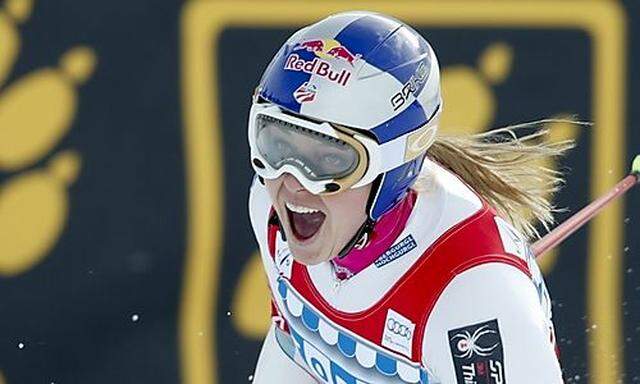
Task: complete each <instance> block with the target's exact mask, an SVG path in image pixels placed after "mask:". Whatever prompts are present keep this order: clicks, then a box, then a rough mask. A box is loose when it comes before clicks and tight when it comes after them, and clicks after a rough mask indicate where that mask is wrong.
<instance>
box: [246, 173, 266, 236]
mask: <svg viewBox="0 0 640 384" xmlns="http://www.w3.org/2000/svg"><path fill="white" fill-rule="evenodd" d="M270 210H271V199H270V198H269V194H268V193H267V189H266V188H265V187H264V185H262V184H261V183H260V182H259V181H258V179H257V177H254V178H253V182H252V183H251V188H250V189H249V218H250V219H251V226H252V227H253V231H254V232H255V234H256V236H258V234H262V233H264V234H265V236H266V232H267V224H268V221H269V212H270ZM258 241H260V239H258Z"/></svg>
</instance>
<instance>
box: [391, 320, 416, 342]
mask: <svg viewBox="0 0 640 384" xmlns="http://www.w3.org/2000/svg"><path fill="white" fill-rule="evenodd" d="M387 329H388V330H389V331H391V332H393V333H395V334H396V335H399V336H402V337H404V338H406V339H407V340H411V330H410V329H409V327H407V326H406V325H402V324H400V323H399V322H398V321H396V320H394V319H389V320H387Z"/></svg>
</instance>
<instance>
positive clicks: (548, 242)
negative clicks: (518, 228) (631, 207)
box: [531, 155, 640, 258]
mask: <svg viewBox="0 0 640 384" xmlns="http://www.w3.org/2000/svg"><path fill="white" fill-rule="evenodd" d="M638 183H640V155H637V156H636V157H635V159H634V160H633V164H632V165H631V173H629V175H627V176H626V177H625V178H624V179H622V180H621V181H620V182H619V183H618V184H616V185H615V186H614V187H613V188H611V189H610V190H609V191H608V192H607V193H605V194H604V195H602V196H600V197H598V198H597V199H595V200H594V201H592V202H591V203H590V204H589V205H587V206H586V207H584V208H582V209H581V210H580V211H579V212H577V213H576V214H575V215H573V216H571V217H570V218H568V219H567V220H565V221H564V222H563V223H562V224H560V225H558V226H557V227H556V228H554V229H553V230H552V231H551V232H549V233H547V234H546V235H545V236H544V237H543V238H542V239H540V240H538V241H536V242H535V243H533V245H532V246H531V251H532V252H533V254H534V255H535V257H536V258H537V257H540V256H541V255H543V254H544V253H545V252H547V251H548V250H549V249H551V248H554V247H556V246H557V245H558V244H560V243H561V242H562V241H563V240H564V239H566V238H567V237H569V236H570V235H571V234H572V233H574V232H575V231H577V230H578V229H580V228H581V227H582V226H583V225H584V224H585V223H586V222H588V221H589V220H591V218H592V217H594V216H595V215H597V214H598V213H599V212H600V211H602V209H603V208H604V207H605V206H606V205H607V204H609V203H610V202H611V201H613V200H615V199H617V198H618V197H620V196H622V195H624V193H625V192H627V191H628V190H629V189H631V188H632V187H633V186H635V185H636V184H638Z"/></svg>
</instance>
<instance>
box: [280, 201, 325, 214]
mask: <svg viewBox="0 0 640 384" xmlns="http://www.w3.org/2000/svg"><path fill="white" fill-rule="evenodd" d="M285 205H286V206H287V209H289V210H290V211H292V212H295V213H316V212H320V210H319V209H313V208H309V207H303V206H301V205H295V204H291V203H289V202H286V203H285Z"/></svg>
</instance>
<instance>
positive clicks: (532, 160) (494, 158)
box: [416, 119, 591, 239]
mask: <svg viewBox="0 0 640 384" xmlns="http://www.w3.org/2000/svg"><path fill="white" fill-rule="evenodd" d="M551 122H564V123H571V124H576V125H579V126H589V125H591V124H590V123H585V122H580V121H575V120H563V119H547V120H539V121H534V122H529V123H524V124H518V125H512V126H508V127H505V128H498V129H493V130H490V131H487V132H484V133H480V134H474V135H461V136H447V135H439V136H437V137H436V139H435V142H434V143H433V145H432V146H431V147H430V148H429V150H428V151H427V154H428V156H429V158H431V159H432V160H434V161H435V162H437V163H439V164H440V165H442V166H444V167H445V168H448V169H450V170H451V171H452V172H453V173H455V174H456V175H458V176H459V177H460V178H462V180H463V181H464V182H465V183H466V184H467V185H468V186H469V187H471V188H472V189H474V190H475V191H476V192H477V193H478V194H479V195H480V196H481V197H482V198H483V199H485V200H486V201H487V202H488V203H489V204H490V205H491V206H492V207H493V208H494V209H495V210H496V211H497V213H498V214H499V215H500V216H501V217H503V218H505V219H506V220H508V221H509V222H510V223H511V224H512V225H513V226H514V227H515V228H516V229H518V230H519V231H520V232H522V233H523V234H524V235H525V236H527V238H529V239H534V238H538V237H540V233H539V232H538V229H537V225H542V227H544V229H545V230H546V231H548V230H549V227H550V225H551V224H553V223H554V222H555V220H554V217H553V214H554V213H555V212H558V211H560V210H559V209H558V208H556V207H555V206H554V204H553V202H552V198H553V195H554V193H555V192H557V191H558V189H559V188H560V187H561V186H562V185H563V184H564V176H563V174H562V172H560V171H557V170H554V169H551V168H548V167H545V166H544V165H543V164H544V161H545V160H550V159H555V158H558V157H561V156H563V155H565V154H566V152H567V151H568V150H570V149H571V148H573V147H574V142H573V140H564V141H558V142H552V141H551V140H550V138H549V132H550V131H549V129H548V128H545V127H544V125H545V124H546V123H551ZM425 168H427V167H425ZM428 173H429V172H428V170H426V169H423V172H421V174H420V176H419V178H418V183H417V184H416V189H420V186H421V185H425V183H427V182H428V181H427V180H425V179H428V178H429V174H428Z"/></svg>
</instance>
